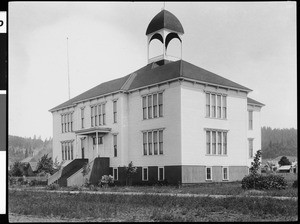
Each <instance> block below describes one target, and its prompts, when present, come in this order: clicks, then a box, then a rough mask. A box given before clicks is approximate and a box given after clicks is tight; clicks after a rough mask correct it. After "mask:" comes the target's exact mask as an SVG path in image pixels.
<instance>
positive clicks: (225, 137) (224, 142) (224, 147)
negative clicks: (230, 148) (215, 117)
mask: <svg viewBox="0 0 300 224" xmlns="http://www.w3.org/2000/svg"><path fill="white" fill-rule="evenodd" d="M223 154H224V155H227V132H223Z"/></svg>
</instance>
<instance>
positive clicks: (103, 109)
mask: <svg viewBox="0 0 300 224" xmlns="http://www.w3.org/2000/svg"><path fill="white" fill-rule="evenodd" d="M102 118H103V121H102V124H103V125H105V124H106V117H105V104H102Z"/></svg>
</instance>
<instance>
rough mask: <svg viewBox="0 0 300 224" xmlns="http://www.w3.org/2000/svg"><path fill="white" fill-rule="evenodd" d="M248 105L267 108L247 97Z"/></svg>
mask: <svg viewBox="0 0 300 224" xmlns="http://www.w3.org/2000/svg"><path fill="white" fill-rule="evenodd" d="M247 104H255V105H258V106H265V104H263V103H260V102H258V101H256V100H254V99H251V98H249V97H247Z"/></svg>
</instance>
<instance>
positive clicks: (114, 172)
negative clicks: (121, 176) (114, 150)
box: [113, 168, 118, 180]
mask: <svg viewBox="0 0 300 224" xmlns="http://www.w3.org/2000/svg"><path fill="white" fill-rule="evenodd" d="M113 178H114V180H118V168H114V169H113Z"/></svg>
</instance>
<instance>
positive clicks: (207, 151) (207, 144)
mask: <svg viewBox="0 0 300 224" xmlns="http://www.w3.org/2000/svg"><path fill="white" fill-rule="evenodd" d="M210 132H211V131H206V154H208V155H210Z"/></svg>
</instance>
